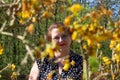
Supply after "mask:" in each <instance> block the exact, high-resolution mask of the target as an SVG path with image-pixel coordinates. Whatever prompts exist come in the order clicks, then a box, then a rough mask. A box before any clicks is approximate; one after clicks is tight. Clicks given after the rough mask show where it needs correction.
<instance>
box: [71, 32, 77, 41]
mask: <svg viewBox="0 0 120 80" xmlns="http://www.w3.org/2000/svg"><path fill="white" fill-rule="evenodd" d="M77 34H78V33H77V31H74V32H73V33H72V40H76V39H77Z"/></svg>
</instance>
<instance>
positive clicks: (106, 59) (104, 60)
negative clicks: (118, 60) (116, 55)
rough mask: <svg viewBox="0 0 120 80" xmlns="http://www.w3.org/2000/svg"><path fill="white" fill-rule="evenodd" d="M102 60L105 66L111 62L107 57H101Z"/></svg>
mask: <svg viewBox="0 0 120 80" xmlns="http://www.w3.org/2000/svg"><path fill="white" fill-rule="evenodd" d="M102 60H103V62H104V63H105V65H106V66H108V65H109V64H110V63H111V60H110V59H109V58H108V57H103V58H102Z"/></svg>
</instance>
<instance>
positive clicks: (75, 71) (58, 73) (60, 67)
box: [29, 22, 83, 80]
mask: <svg viewBox="0 0 120 80" xmlns="http://www.w3.org/2000/svg"><path fill="white" fill-rule="evenodd" d="M47 40H48V41H50V42H52V41H53V42H55V43H56V44H57V46H58V50H57V51H55V52H54V55H55V56H54V58H53V59H49V58H48V57H49V56H47V57H46V58H44V60H40V59H38V60H36V62H35V63H34V65H33V67H32V69H31V72H30V77H29V80H69V79H71V80H82V73H83V65H82V64H83V59H82V56H79V55H77V54H75V53H73V52H72V51H71V50H70V45H71V41H72V40H71V33H70V31H69V28H68V27H66V26H65V25H64V24H63V23H60V22H58V23H53V24H51V25H50V27H49V28H48V33H47ZM42 61H43V62H42ZM55 61H57V62H55ZM65 61H67V63H69V64H68V65H67V66H66V67H65ZM66 69H67V70H66Z"/></svg>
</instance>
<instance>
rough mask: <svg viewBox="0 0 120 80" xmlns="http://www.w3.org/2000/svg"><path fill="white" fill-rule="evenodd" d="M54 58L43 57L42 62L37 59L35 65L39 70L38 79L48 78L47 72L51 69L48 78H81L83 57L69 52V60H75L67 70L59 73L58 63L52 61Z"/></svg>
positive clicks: (54, 79) (76, 79) (79, 79)
mask: <svg viewBox="0 0 120 80" xmlns="http://www.w3.org/2000/svg"><path fill="white" fill-rule="evenodd" d="M54 60H55V59H49V58H45V59H44V60H43V62H41V60H40V59H38V60H37V65H38V68H39V70H40V72H39V80H46V79H47V78H48V74H49V73H50V72H51V71H54V73H53V74H52V77H51V79H50V80H69V79H72V80H82V74H83V58H82V56H80V55H77V54H75V53H73V52H72V51H71V52H70V57H69V60H70V61H72V60H74V61H75V65H74V66H71V67H70V68H69V70H67V71H65V70H64V69H63V70H62V73H61V74H58V72H57V71H58V63H55V62H54Z"/></svg>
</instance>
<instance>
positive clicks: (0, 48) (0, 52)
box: [0, 45, 3, 55]
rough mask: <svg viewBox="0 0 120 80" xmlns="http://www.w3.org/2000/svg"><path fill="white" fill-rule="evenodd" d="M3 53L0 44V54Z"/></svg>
mask: <svg viewBox="0 0 120 80" xmlns="http://www.w3.org/2000/svg"><path fill="white" fill-rule="evenodd" d="M2 54H3V47H2V46H1V45H0V55H2Z"/></svg>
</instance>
